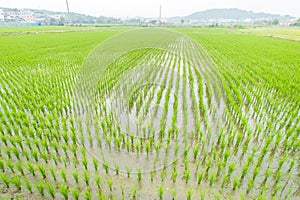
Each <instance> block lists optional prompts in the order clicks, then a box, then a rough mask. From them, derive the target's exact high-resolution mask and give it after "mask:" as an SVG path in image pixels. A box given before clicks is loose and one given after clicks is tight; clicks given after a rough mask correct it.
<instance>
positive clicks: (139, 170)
mask: <svg viewBox="0 0 300 200" xmlns="http://www.w3.org/2000/svg"><path fill="white" fill-rule="evenodd" d="M137 179H138V181H139V182H141V181H142V170H141V168H138V169H137Z"/></svg>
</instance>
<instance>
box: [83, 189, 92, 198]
mask: <svg viewBox="0 0 300 200" xmlns="http://www.w3.org/2000/svg"><path fill="white" fill-rule="evenodd" d="M83 198H84V199H85V200H91V199H92V193H91V191H90V189H89V188H86V189H85V191H84V193H83Z"/></svg>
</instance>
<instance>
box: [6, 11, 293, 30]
mask: <svg viewBox="0 0 300 200" xmlns="http://www.w3.org/2000/svg"><path fill="white" fill-rule="evenodd" d="M160 9H161V8H160ZM160 12H161V10H160ZM72 16H77V17H76V20H75V19H74V20H73V21H72V19H71V18H70V17H69V16H68V14H67V13H56V12H51V11H38V10H30V9H11V8H9V9H6V8H0V25H9V24H12V23H13V24H21V25H22V24H23V25H64V24H67V23H75V24H76V23H78V24H96V23H98V24H101V23H103V24H167V23H170V24H182V23H185V24H216V23H218V24H258V23H269V24H271V25H278V26H292V25H294V24H296V23H297V20H298V19H296V18H295V19H284V20H282V19H281V20H280V19H279V20H277V19H271V20H270V19H269V18H243V19H230V18H217V19H205V20H204V19H197V18H189V19H188V20H184V19H180V18H169V19H167V18H161V13H160V14H159V17H158V18H132V19H129V18H127V19H115V18H105V17H99V18H97V17H92V16H87V15H81V14H76V13H73V14H72ZM78 16H79V17H78ZM298 22H299V20H298Z"/></svg>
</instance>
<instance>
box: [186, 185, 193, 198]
mask: <svg viewBox="0 0 300 200" xmlns="http://www.w3.org/2000/svg"><path fill="white" fill-rule="evenodd" d="M193 192H194V191H193V188H189V189H188V190H187V193H186V199H187V200H191V199H192V196H193Z"/></svg>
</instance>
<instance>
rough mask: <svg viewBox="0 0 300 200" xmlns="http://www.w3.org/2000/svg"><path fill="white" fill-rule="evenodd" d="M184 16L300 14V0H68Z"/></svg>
mask: <svg viewBox="0 0 300 200" xmlns="http://www.w3.org/2000/svg"><path fill="white" fill-rule="evenodd" d="M160 4H161V5H162V17H172V16H184V15H189V14H192V13H193V12H197V11H203V10H207V9H212V8H240V9H244V10H248V11H254V12H266V13H273V14H289V15H292V16H295V17H300V0H105V1H104V0H102V1H101V0H69V7H70V11H71V12H77V13H83V14H89V15H93V16H100V15H103V16H111V17H122V18H124V17H135V16H141V17H156V16H158V10H159V5H160ZM0 7H9V8H35V9H46V10H51V11H66V10H67V9H66V2H65V0H48V1H45V0H0Z"/></svg>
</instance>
